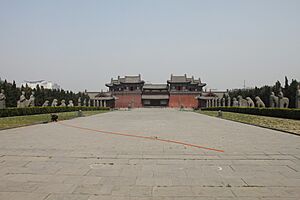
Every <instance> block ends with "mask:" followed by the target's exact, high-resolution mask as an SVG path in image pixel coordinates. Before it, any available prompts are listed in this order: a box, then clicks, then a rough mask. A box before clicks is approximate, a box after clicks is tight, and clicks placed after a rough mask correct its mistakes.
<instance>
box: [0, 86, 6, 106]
mask: <svg viewBox="0 0 300 200" xmlns="http://www.w3.org/2000/svg"><path fill="white" fill-rule="evenodd" d="M5 100H6V96H5V94H4V90H3V89H1V93H0V109H4V108H6V104H5Z"/></svg>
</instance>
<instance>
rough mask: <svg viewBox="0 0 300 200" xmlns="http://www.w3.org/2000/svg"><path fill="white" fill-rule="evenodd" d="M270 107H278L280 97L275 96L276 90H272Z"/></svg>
mask: <svg viewBox="0 0 300 200" xmlns="http://www.w3.org/2000/svg"><path fill="white" fill-rule="evenodd" d="M270 107H271V108H276V107H278V97H276V96H275V94H274V92H271V95H270Z"/></svg>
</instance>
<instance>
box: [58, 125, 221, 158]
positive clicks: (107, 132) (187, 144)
mask: <svg viewBox="0 0 300 200" xmlns="http://www.w3.org/2000/svg"><path fill="white" fill-rule="evenodd" d="M58 123H59V124H61V125H63V126H68V127H72V128H77V129H81V130H87V131H93V132H99V133H104V134H111V135H119V136H126V137H134V138H141V139H148V140H157V141H161V142H168V143H174V144H181V145H185V146H190V147H196V148H199V149H205V150H210V151H216V152H220V153H223V152H224V150H220V149H215V148H210V147H204V146H200V145H196V144H191V143H185V142H181V141H176V140H169V139H161V138H157V137H156V136H141V135H133V134H128V133H118V132H111V131H102V130H96V129H91V128H84V127H80V126H74V125H70V124H65V123H61V122H58Z"/></svg>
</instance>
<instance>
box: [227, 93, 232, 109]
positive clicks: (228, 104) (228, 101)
mask: <svg viewBox="0 0 300 200" xmlns="http://www.w3.org/2000/svg"><path fill="white" fill-rule="evenodd" d="M227 106H228V107H230V106H231V98H230V96H229V95H228V97H227Z"/></svg>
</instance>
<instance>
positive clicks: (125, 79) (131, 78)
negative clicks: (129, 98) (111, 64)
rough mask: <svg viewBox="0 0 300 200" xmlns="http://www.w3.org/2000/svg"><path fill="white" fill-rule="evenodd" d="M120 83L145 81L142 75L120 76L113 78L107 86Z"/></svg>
mask: <svg viewBox="0 0 300 200" xmlns="http://www.w3.org/2000/svg"><path fill="white" fill-rule="evenodd" d="M120 83H144V81H143V80H142V79H141V75H137V76H125V77H122V78H121V77H119V76H118V79H111V81H110V83H108V84H106V86H109V87H110V86H113V85H119V84H120Z"/></svg>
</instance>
